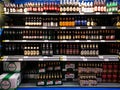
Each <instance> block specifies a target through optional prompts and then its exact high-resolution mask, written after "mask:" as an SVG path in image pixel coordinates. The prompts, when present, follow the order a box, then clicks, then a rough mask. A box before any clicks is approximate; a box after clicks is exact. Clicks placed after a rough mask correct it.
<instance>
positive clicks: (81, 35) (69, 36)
mask: <svg viewBox="0 0 120 90" xmlns="http://www.w3.org/2000/svg"><path fill="white" fill-rule="evenodd" d="M57 34H58V36H57V39H60V40H88V39H89V40H115V38H116V37H115V31H114V30H82V31H79V30H72V31H67V30H63V31H58V33H57ZM91 34H92V35H91Z"/></svg>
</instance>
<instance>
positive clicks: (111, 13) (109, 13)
mask: <svg viewBox="0 0 120 90" xmlns="http://www.w3.org/2000/svg"><path fill="white" fill-rule="evenodd" d="M60 15H119V13H113V12H105V13H101V12H88V13H87V12H85V13H60Z"/></svg>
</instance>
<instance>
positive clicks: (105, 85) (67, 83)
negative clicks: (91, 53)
mask: <svg viewBox="0 0 120 90" xmlns="http://www.w3.org/2000/svg"><path fill="white" fill-rule="evenodd" d="M19 87H27V88H28V87H120V84H119V83H98V85H97V86H80V85H79V83H78V82H63V85H52V86H36V83H21V85H20V86H19Z"/></svg>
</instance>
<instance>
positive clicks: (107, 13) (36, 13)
mask: <svg viewBox="0 0 120 90" xmlns="http://www.w3.org/2000/svg"><path fill="white" fill-rule="evenodd" d="M3 15H120V13H112V12H106V13H100V12H93V13H47V12H42V13H41V12H35V13H34V12H26V13H18V12H17V13H7V12H6V13H3Z"/></svg>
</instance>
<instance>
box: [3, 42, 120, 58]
mask: <svg viewBox="0 0 120 90" xmlns="http://www.w3.org/2000/svg"><path fill="white" fill-rule="evenodd" d="M111 45H112V43H107V44H103V43H94V44H93V43H43V44H41V43H38V44H37V43H31V44H30V43H28V44H26V43H11V42H9V43H4V44H3V45H2V46H3V48H2V51H4V52H2V55H26V56H38V55H43V56H51V55H82V56H96V55H118V54H119V47H118V46H116V47H113V46H111ZM114 45H117V44H116V43H114Z"/></svg>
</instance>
